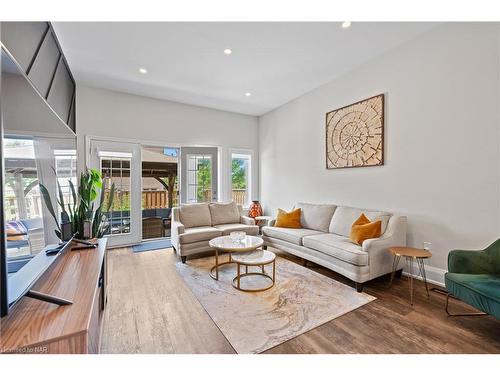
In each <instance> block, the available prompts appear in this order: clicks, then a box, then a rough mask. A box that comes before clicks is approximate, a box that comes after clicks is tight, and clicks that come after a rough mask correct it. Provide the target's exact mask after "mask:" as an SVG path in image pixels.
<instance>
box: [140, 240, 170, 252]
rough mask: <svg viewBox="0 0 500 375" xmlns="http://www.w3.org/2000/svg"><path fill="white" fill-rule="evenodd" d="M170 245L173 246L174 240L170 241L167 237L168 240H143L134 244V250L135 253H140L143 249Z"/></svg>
mask: <svg viewBox="0 0 500 375" xmlns="http://www.w3.org/2000/svg"><path fill="white" fill-rule="evenodd" d="M170 247H172V242H170V240H169V239H166V240H157V241H148V242H143V243H141V244H139V245H135V246H133V247H132V251H133V252H134V253H140V252H142V251H150V250H160V249H168V248H170Z"/></svg>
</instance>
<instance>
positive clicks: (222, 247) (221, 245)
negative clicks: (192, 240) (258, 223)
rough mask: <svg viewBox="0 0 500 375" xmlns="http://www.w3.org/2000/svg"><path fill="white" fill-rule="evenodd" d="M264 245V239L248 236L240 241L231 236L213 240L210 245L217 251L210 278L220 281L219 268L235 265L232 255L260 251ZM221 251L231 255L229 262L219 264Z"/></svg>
mask: <svg viewBox="0 0 500 375" xmlns="http://www.w3.org/2000/svg"><path fill="white" fill-rule="evenodd" d="M263 244H264V241H263V240H262V238H260V237H255V236H248V235H247V236H245V238H243V239H242V240H240V241H235V240H233V239H232V238H231V237H230V236H221V237H216V238H214V239H211V240H210V241H209V242H208V245H209V246H210V247H213V248H214V249H215V266H213V267H212V269H211V270H210V276H211V277H212V278H213V279H215V280H219V267H221V266H224V265H226V264H233V263H234V261H233V260H232V255H231V253H245V252H249V251H252V250H255V249H258V248H259V247H261V246H262V245H263ZM219 251H222V252H226V253H229V259H228V261H227V262H222V263H219ZM214 271H215V273H214Z"/></svg>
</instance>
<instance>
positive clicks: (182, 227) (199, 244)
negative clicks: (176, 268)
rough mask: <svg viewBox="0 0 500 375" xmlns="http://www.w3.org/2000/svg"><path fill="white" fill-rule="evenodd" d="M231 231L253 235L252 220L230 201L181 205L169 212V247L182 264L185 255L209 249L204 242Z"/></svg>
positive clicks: (255, 226)
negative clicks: (170, 230) (172, 248)
mask: <svg viewBox="0 0 500 375" xmlns="http://www.w3.org/2000/svg"><path fill="white" fill-rule="evenodd" d="M234 231H244V232H246V233H247V234H249V235H257V234H258V233H259V227H258V226H257V225H255V220H254V219H252V218H250V217H247V216H243V215H242V208H241V206H240V205H237V204H236V203H234V202H229V203H193V204H183V205H181V206H180V207H175V208H174V209H173V210H172V234H171V240H172V246H173V247H174V249H175V251H176V252H177V255H179V256H180V257H181V260H182V263H185V262H186V258H187V256H188V255H193V254H199V253H203V252H206V251H209V250H211V248H210V246H209V245H208V242H209V241H210V240H211V239H212V238H215V237H219V236H227V235H229V233H231V232H234Z"/></svg>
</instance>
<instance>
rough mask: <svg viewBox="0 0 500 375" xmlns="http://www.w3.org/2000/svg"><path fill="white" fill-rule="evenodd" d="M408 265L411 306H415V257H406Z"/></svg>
mask: <svg viewBox="0 0 500 375" xmlns="http://www.w3.org/2000/svg"><path fill="white" fill-rule="evenodd" d="M405 260H406V264H407V265H408V266H409V267H408V271H409V275H408V285H409V287H410V305H412V306H413V257H405Z"/></svg>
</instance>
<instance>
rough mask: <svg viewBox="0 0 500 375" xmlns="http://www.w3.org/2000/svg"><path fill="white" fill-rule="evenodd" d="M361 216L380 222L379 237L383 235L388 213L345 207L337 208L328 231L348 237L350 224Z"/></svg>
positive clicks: (389, 215)
mask: <svg viewBox="0 0 500 375" xmlns="http://www.w3.org/2000/svg"><path fill="white" fill-rule="evenodd" d="M361 214H365V215H366V217H367V218H368V219H370V221H377V220H380V221H381V222H382V233H381V235H382V234H384V232H385V229H386V228H387V223H388V222H389V218H390V217H391V214H390V213H389V212H384V211H374V210H366V209H363V208H354V207H346V206H338V207H337V209H336V210H335V212H334V214H333V217H332V221H331V222H330V227H329V230H328V231H329V232H330V233H334V234H338V235H340V236H344V237H349V235H350V234H351V228H352V224H353V223H354V222H355V221H356V220H357V219H358V218H359V217H360V216H361Z"/></svg>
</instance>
